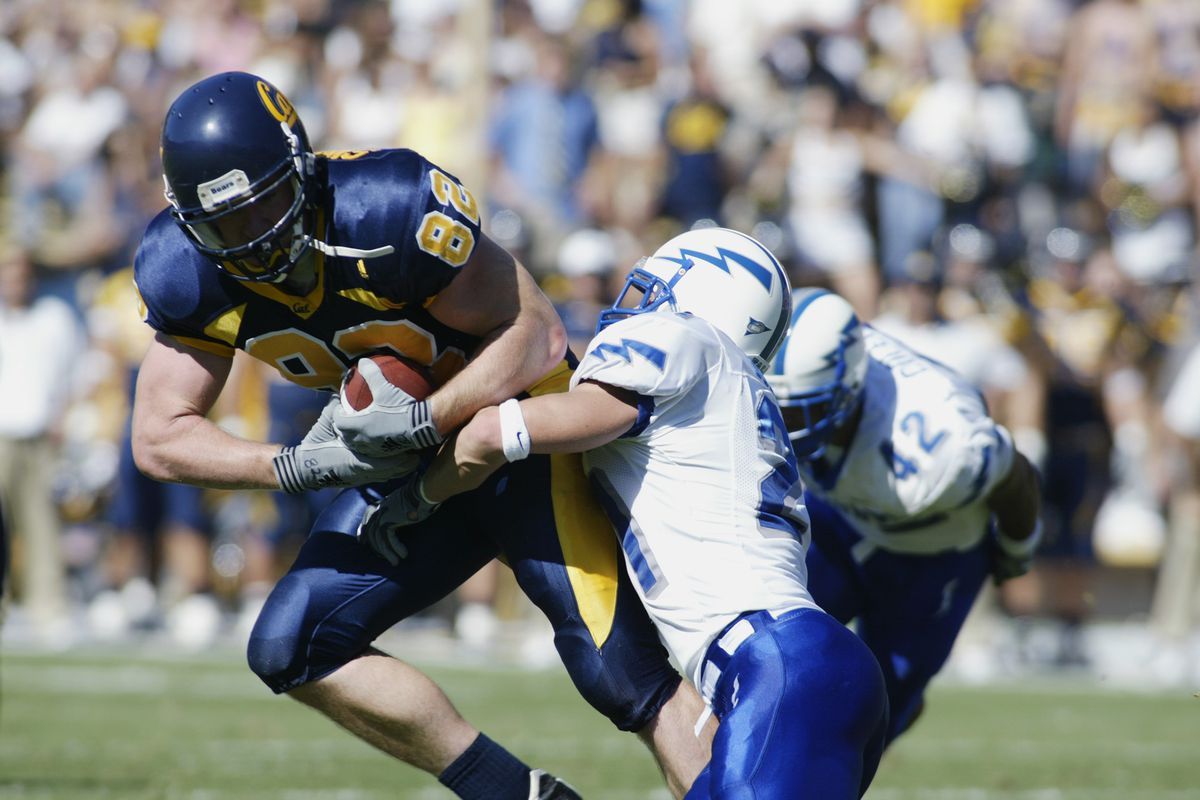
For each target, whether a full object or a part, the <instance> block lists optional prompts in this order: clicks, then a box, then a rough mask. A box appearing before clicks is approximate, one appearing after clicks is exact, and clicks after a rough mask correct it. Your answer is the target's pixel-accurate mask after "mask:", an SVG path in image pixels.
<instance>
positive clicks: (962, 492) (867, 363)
mask: <svg viewBox="0 0 1200 800" xmlns="http://www.w3.org/2000/svg"><path fill="white" fill-rule="evenodd" d="M767 377H768V380H769V381H770V383H771V386H772V388H774V390H775V393H776V395H777V396H778V398H779V402H780V405H781V406H782V407H783V418H784V422H785V424H786V426H787V429H788V431H789V434H788V436H789V438H790V439H791V441H792V446H793V448H794V450H795V452H796V456H797V458H798V459H799V461H800V469H801V474H802V476H803V479H804V483H805V495H804V502H805V505H806V506H807V507H808V512H809V516H810V518H811V521H812V526H813V543H812V546H811V547H810V548H809V552H808V574H809V581H808V587H809V590H810V591H811V592H812V595H813V597H814V598H815V599H816V601H817V603H818V604H820V606H821V608H823V609H825V610H826V611H828V612H829V613H830V614H832V615H833V616H834V617H836V618H837V619H838V620H840V621H842V622H850V621H851V620H853V619H857V620H858V632H859V634H860V635H861V636H862V638H863V640H864V641H865V642H866V643H867V645H868V646H869V647H870V648H871V650H872V651H873V652H874V653H875V656H876V658H878V660H879V664H880V666H881V667H882V668H883V674H884V676H885V678H886V680H887V687H888V699H889V703H890V709H891V721H890V724H889V734H888V741H889V742H890V741H891V740H893V739H894V738H895V737H896V736H898V735H899V734H900V733H902V732H903V731H904V730H906V729H907V728H908V726H910V725H911V724H912V722H913V721H914V720H915V719H916V717H917V715H918V714H920V712H921V710H922V708H923V705H924V692H925V687H926V686H927V685H928V684H929V681H930V680H931V679H932V678H933V676H934V675H935V674H936V673H937V672H938V670H940V669H941V668H942V665H943V664H945V662H946V658H947V657H948V656H949V655H950V649H951V647H952V646H953V644H954V640H955V638H956V637H957V636H958V632H959V630H960V629H961V628H962V625H963V622H964V621H965V620H966V617H967V613H968V612H969V611H970V610H971V606H972V605H973V603H974V602H975V597H976V595H978V593H979V591H980V589H981V588H982V586H983V583H984V581H985V579H986V578H987V576H988V575H989V573H990V574H991V575H992V576H993V579H994V580H995V581H996V582H997V583H1000V582H1002V581H1004V580H1007V579H1009V578H1013V577H1016V576H1018V575H1022V574H1024V573H1025V572H1026V571H1027V570H1028V569H1029V564H1030V561H1031V559H1032V557H1033V553H1034V550H1035V549H1036V548H1037V545H1038V542H1039V540H1040V538H1041V522H1040V520H1039V511H1040V499H1039V491H1038V480H1037V474H1036V472H1035V471H1034V468H1033V467H1032V466H1031V465H1030V463H1029V462H1028V461H1027V460H1026V459H1025V457H1024V456H1022V455H1021V454H1020V453H1019V452H1017V450H1016V449H1015V448H1014V447H1013V443H1012V438H1011V437H1010V436H1009V433H1008V431H1006V430H1005V429H1004V427H1003V426H1002V425H999V424H997V423H996V422H994V421H993V420H992V419H991V418H990V417H989V416H988V412H987V408H986V407H985V405H984V401H983V398H982V397H981V396H980V395H979V393H978V392H977V391H976V390H975V389H974V388H972V387H971V386H970V385H969V384H968V383H967V382H966V381H965V380H964V379H963V378H962V377H960V376H959V375H958V374H956V373H954V372H953V371H952V370H950V369H949V368H947V367H945V366H943V365H941V364H939V363H937V362H936V361H933V360H931V359H928V358H926V357H924V356H921V355H918V354H917V353H916V352H915V351H913V350H912V349H910V348H908V347H907V346H905V345H904V344H902V343H901V342H899V341H897V340H896V339H893V338H892V337H890V336H888V335H886V334H884V333H881V332H879V331H877V330H875V329H874V328H872V327H871V326H869V325H863V324H861V323H860V322H859V320H858V318H857V317H856V316H855V314H854V311H853V310H852V309H851V307H850V305H849V304H848V303H847V302H846V301H845V300H844V299H842V298H841V297H839V296H838V295H836V294H831V293H830V292H827V291H824V290H822V289H798V290H796V292H795V293H794V294H793V296H792V318H791V323H790V326H789V332H788V337H787V340H786V341H785V342H784V345H783V347H782V348H780V350H779V352H778V353H777V354H776V356H775V357H774V359H773V360H772V362H771V365H770V368H769V369H768V371H767Z"/></svg>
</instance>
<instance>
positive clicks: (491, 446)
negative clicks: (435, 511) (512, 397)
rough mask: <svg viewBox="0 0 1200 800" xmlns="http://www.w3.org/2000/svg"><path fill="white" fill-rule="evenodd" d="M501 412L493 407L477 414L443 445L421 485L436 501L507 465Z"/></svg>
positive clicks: (487, 476)
mask: <svg viewBox="0 0 1200 800" xmlns="http://www.w3.org/2000/svg"><path fill="white" fill-rule="evenodd" d="M504 462H505V459H504V449H503V447H502V446H501V443H500V423H499V413H498V411H497V409H496V408H495V407H494V406H493V407H490V408H485V409H483V410H482V411H480V412H479V413H478V414H476V415H475V417H474V419H472V420H471V421H470V422H468V423H467V424H466V425H465V426H463V429H462V430H461V431H459V432H458V435H456V436H455V437H454V438H453V439H451V440H450V441H449V442H447V443H446V444H445V446H444V447H442V449H441V451H440V452H439V453H438V455H437V457H436V458H435V459H434V460H433V462H432V463H431V464H430V465H429V468H428V469H426V470H425V475H424V477H423V478H422V479H421V481H422V482H421V488H422V491H423V492H424V493H425V497H426V498H427V499H428V500H429V501H430V502H433V503H443V502H445V501H446V500H449V499H450V498H451V497H453V496H454V495H456V494H460V493H462V492H466V491H469V490H471V489H475V488H477V487H478V486H480V485H481V484H482V483H483V482H484V481H486V480H487V479H488V478H489V477H490V476H491V475H492V473H494V472H495V471H496V470H498V469H499V468H500V467H501V466H503V465H504Z"/></svg>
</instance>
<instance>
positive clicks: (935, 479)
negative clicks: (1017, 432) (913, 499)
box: [918, 394, 1013, 512]
mask: <svg viewBox="0 0 1200 800" xmlns="http://www.w3.org/2000/svg"><path fill="white" fill-rule="evenodd" d="M950 405H951V408H947V409H946V416H945V417H943V420H944V421H946V423H947V424H948V427H947V429H946V437H947V438H946V441H945V449H944V451H943V452H941V453H938V452H937V449H936V448H935V449H934V452H933V453H932V454H931V456H932V458H931V459H930V466H931V467H932V469H930V470H929V474H928V480H925V481H919V482H918V486H922V488H923V490H924V491H923V492H922V493H923V494H924V495H925V496H924V497H922V498H920V499H919V500H918V502H919V503H920V504H921V505H923V506H924V509H923V511H924V512H939V511H952V510H954V509H956V508H961V507H963V506H967V505H970V504H971V503H975V502H979V501H981V500H983V499H984V498H986V497H987V496H988V495H989V494H991V492H992V490H993V489H994V488H995V487H996V485H997V484H999V483H1000V482H1001V481H1002V480H1004V478H1005V477H1006V476H1007V475H1008V473H1009V471H1010V470H1011V469H1012V464H1013V443H1012V436H1011V435H1010V434H1009V433H1008V431H1007V430H1006V429H1005V428H1004V426H1003V425H1000V424H998V423H996V422H994V421H993V420H992V419H991V418H990V417H989V416H987V413H986V411H985V410H984V407H983V401H982V400H981V399H978V398H977V397H976V396H974V395H966V394H961V395H960V394H956V395H955V396H953V397H952V398H951V401H950ZM930 432H931V433H932V427H931V428H930Z"/></svg>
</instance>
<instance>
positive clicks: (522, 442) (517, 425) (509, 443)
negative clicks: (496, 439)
mask: <svg viewBox="0 0 1200 800" xmlns="http://www.w3.org/2000/svg"><path fill="white" fill-rule="evenodd" d="M500 445H501V446H502V447H503V448H504V459H505V460H506V461H520V460H521V459H523V458H528V456H529V451H530V450H531V449H532V448H533V442H531V441H529V429H528V428H526V427H525V415H524V414H522V413H521V404H520V402H518V401H517V400H516V398H513V399H512V400H505V401H504V402H503V403H501V404H500Z"/></svg>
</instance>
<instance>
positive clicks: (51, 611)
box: [0, 244, 84, 645]
mask: <svg viewBox="0 0 1200 800" xmlns="http://www.w3.org/2000/svg"><path fill="white" fill-rule="evenodd" d="M83 341H84V339H83V331H82V330H81V326H80V325H79V322H78V321H77V319H76V317H75V315H74V313H73V311H72V310H71V308H70V307H69V306H68V305H67V304H66V303H65V302H63V301H62V300H60V299H58V298H56V297H50V296H45V295H41V294H39V292H38V286H37V274H36V272H35V271H34V265H33V263H32V261H31V260H30V256H29V253H28V252H27V251H26V250H25V249H23V248H22V247H20V246H18V245H14V244H4V245H3V246H2V247H0V505H2V506H3V509H4V513H5V514H6V515H7V521H6V524H5V530H7V531H9V532H10V535H11V538H12V541H13V548H14V551H13V555H14V559H13V560H14V564H15V568H14V569H13V571H12V577H13V586H12V589H13V595H12V598H13V600H14V601H15V602H16V603H17V604H19V605H20V607H21V608H22V609H23V610H24V611H25V612H26V614H27V615H28V617H27V619H28V620H29V622H30V623H31V627H32V629H33V630H34V631H35V632H36V635H37V636H38V637H39V638H41V639H42V640H43V641H45V643H47V644H52V645H59V644H64V643H68V642H69V637H70V636H71V629H70V627H69V618H68V612H69V610H70V609H69V607H68V602H67V601H68V597H67V585H66V567H65V562H64V560H63V553H62V543H61V541H60V534H61V531H62V525H61V520H60V518H59V514H58V509H57V508H56V507H55V502H54V497H53V495H52V492H53V487H54V474H55V459H56V458H57V457H58V443H59V441H60V436H61V433H62V431H61V429H60V428H59V425H60V422H61V420H62V413H63V411H64V409H66V407H67V403H68V401H69V400H70V397H71V391H72V375H73V371H74V369H75V367H76V358H77V357H78V355H79V353H80V352H82V350H83V347H82V344H83Z"/></svg>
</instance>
